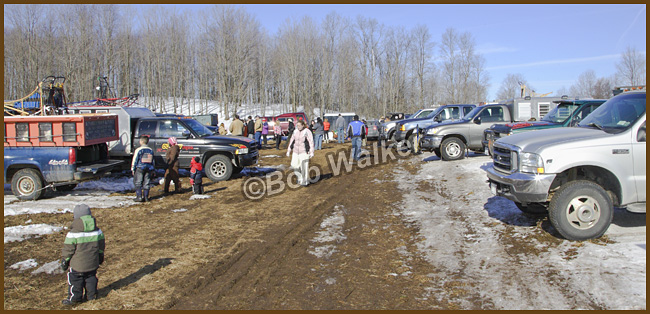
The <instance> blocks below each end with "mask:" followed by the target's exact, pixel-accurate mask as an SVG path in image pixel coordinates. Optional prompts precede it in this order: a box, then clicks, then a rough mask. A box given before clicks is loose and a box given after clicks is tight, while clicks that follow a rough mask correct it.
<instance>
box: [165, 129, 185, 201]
mask: <svg viewBox="0 0 650 314" xmlns="http://www.w3.org/2000/svg"><path fill="white" fill-rule="evenodd" d="M167 142H168V143H169V148H168V149H167V152H166V153H165V162H166V163H167V170H166V171H165V188H164V191H165V194H169V183H170V181H174V191H175V192H176V193H179V192H180V191H181V180H180V179H179V176H178V156H179V155H180V152H181V148H180V146H178V143H177V142H176V138H175V137H173V136H172V137H170V138H169V140H167Z"/></svg>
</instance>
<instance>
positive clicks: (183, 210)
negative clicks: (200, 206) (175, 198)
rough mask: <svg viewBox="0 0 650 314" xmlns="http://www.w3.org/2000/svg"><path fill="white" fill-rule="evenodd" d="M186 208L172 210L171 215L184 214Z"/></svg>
mask: <svg viewBox="0 0 650 314" xmlns="http://www.w3.org/2000/svg"><path fill="white" fill-rule="evenodd" d="M186 211H187V208H180V209H172V213H182V212H186Z"/></svg>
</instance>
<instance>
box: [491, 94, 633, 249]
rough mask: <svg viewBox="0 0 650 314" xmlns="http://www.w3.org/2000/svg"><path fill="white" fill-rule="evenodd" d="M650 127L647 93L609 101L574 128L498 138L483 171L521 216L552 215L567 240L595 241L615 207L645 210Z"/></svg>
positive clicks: (498, 193)
mask: <svg viewBox="0 0 650 314" xmlns="http://www.w3.org/2000/svg"><path fill="white" fill-rule="evenodd" d="M645 128H646V93H645V90H644V91H639V92H628V93H623V94H621V95H618V96H615V97H613V98H611V99H610V100H608V101H607V102H605V103H604V104H602V105H601V106H600V107H599V108H598V109H596V110H594V111H593V112H592V113H591V114H589V115H588V116H587V117H586V118H585V119H583V120H582V121H581V122H580V123H579V124H578V126H577V127H571V128H557V129H548V130H539V131H534V132H525V133H520V134H514V135H511V136H508V137H504V138H501V139H499V140H497V141H496V142H495V144H494V154H493V163H492V164H491V165H489V166H487V167H486V168H484V169H485V171H486V172H487V176H488V182H489V184H490V188H491V190H492V192H493V193H495V194H496V195H499V196H504V197H506V198H508V199H510V200H512V201H514V202H515V204H516V205H517V207H519V209H521V210H522V211H523V212H527V213H545V212H548V215H549V218H550V221H551V224H552V225H553V227H554V228H555V229H556V230H557V231H558V232H559V233H560V234H561V235H562V236H563V237H565V238H567V239H569V240H586V239H593V238H598V237H600V236H602V235H603V234H604V233H605V231H607V228H609V225H610V223H611V221H612V217H613V213H614V209H613V207H614V206H616V207H625V208H626V209H627V210H628V211H630V212H635V213H645V211H646V209H645V203H646V178H645V177H646V131H645ZM643 219H645V217H644V218H643Z"/></svg>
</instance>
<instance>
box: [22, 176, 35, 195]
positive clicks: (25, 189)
mask: <svg viewBox="0 0 650 314" xmlns="http://www.w3.org/2000/svg"><path fill="white" fill-rule="evenodd" d="M35 189H36V184H35V183H34V180H32V179H30V178H28V177H23V178H20V179H19V180H18V192H19V193H20V194H21V195H29V194H32V193H34V190H35Z"/></svg>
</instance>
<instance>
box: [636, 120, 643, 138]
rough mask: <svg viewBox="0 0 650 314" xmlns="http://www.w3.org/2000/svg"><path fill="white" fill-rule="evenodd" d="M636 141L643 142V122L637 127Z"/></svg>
mask: <svg viewBox="0 0 650 314" xmlns="http://www.w3.org/2000/svg"><path fill="white" fill-rule="evenodd" d="M636 141H637V142H645V124H644V125H643V126H642V127H640V128H639V132H638V133H637V134H636Z"/></svg>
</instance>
